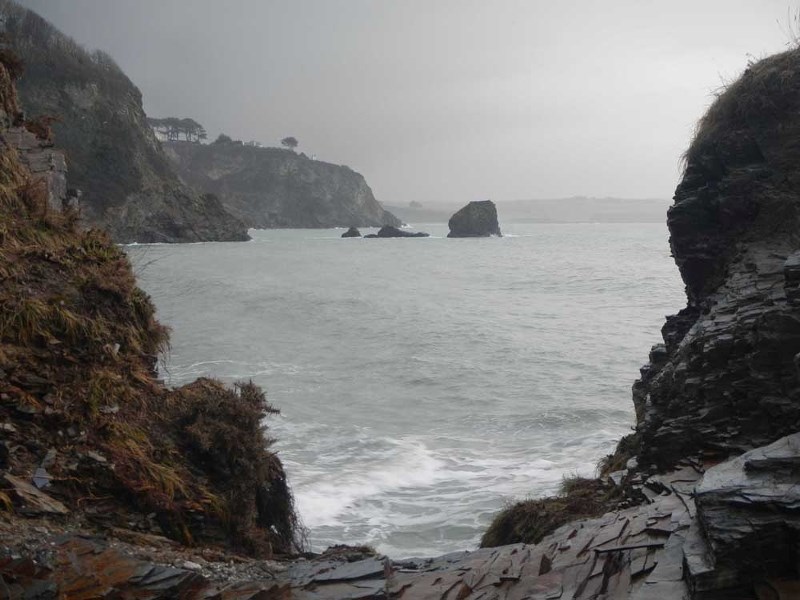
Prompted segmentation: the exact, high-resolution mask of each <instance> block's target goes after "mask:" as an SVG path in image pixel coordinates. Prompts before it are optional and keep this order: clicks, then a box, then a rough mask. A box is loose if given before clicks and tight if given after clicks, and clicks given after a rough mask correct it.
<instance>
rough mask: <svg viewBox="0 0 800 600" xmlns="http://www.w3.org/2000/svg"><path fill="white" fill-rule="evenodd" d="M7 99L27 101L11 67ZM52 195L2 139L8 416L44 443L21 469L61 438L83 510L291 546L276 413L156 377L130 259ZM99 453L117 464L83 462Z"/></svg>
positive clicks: (244, 393)
mask: <svg viewBox="0 0 800 600" xmlns="http://www.w3.org/2000/svg"><path fill="white" fill-rule="evenodd" d="M2 60H3V56H2V54H1V53H0V61H2ZM0 107H10V108H15V107H16V96H15V93H14V90H13V86H12V85H11V78H10V74H9V70H8V68H7V67H6V68H4V67H2V62H0ZM6 125H8V123H6ZM1 128H2V125H0V129H1ZM46 192H47V190H46V189H44V188H43V187H42V186H41V185H40V184H38V183H36V182H34V181H32V180H31V178H30V175H29V173H27V171H26V170H25V169H24V168H23V167H22V166H21V164H20V163H19V159H18V157H17V155H16V152H15V151H14V150H13V149H9V148H3V147H2V146H1V145H0V398H1V399H2V400H0V421H5V422H14V423H15V425H16V426H17V428H18V429H19V431H20V433H19V436H20V440H19V441H24V444H23V445H20V447H28V446H30V447H31V448H33V450H32V451H30V452H28V451H20V452H19V453H17V454H15V455H14V456H12V457H11V458H10V461H9V462H10V465H11V466H10V469H11V470H12V471H14V472H18V473H20V474H27V473H30V472H32V470H33V469H34V468H35V467H36V466H37V464H38V462H39V461H40V460H41V456H39V455H38V452H39V450H38V449H39V448H51V447H54V448H56V449H57V451H58V453H57V459H56V462H55V464H53V465H52V467H51V468H50V471H51V473H52V474H53V476H54V478H55V479H54V481H57V482H59V483H58V484H57V485H54V486H53V489H52V490H51V492H52V493H53V494H54V495H56V496H58V497H59V498H60V499H61V500H62V501H64V502H66V503H67V504H69V505H71V506H73V507H79V506H82V505H81V500H83V499H86V498H100V497H102V498H110V499H112V500H110V501H111V502H113V503H114V510H113V511H111V512H112V513H113V514H112V515H110V516H111V517H115V518H118V519H119V520H120V521H121V522H122V524H123V526H126V525H127V521H128V519H127V518H126V513H144V514H147V513H150V512H156V513H157V515H158V522H159V523H160V524H161V525H162V528H163V529H164V532H165V533H166V534H168V535H171V536H173V537H175V538H177V539H180V540H181V541H183V542H185V543H192V542H202V543H215V542H216V543H227V544H228V545H231V546H234V547H236V548H237V549H240V550H244V551H249V552H252V553H260V554H271V553H275V552H288V551H291V550H292V549H293V545H294V536H295V528H296V522H295V515H294V511H293V505H292V498H291V494H290V493H289V489H288V486H287V485H286V480H285V476H284V474H283V470H282V468H281V465H280V461H279V460H278V459H277V457H276V456H275V455H274V454H273V453H272V452H270V451H269V440H268V438H267V435H266V430H265V427H264V425H263V420H264V418H265V417H266V416H267V415H269V414H271V413H274V412H276V411H275V409H273V408H272V407H271V406H270V405H269V404H268V403H267V402H266V398H265V397H264V394H263V392H261V390H260V389H259V388H258V387H257V386H255V385H253V384H249V383H248V384H242V385H240V386H238V387H237V388H236V389H233V390H231V389H228V388H226V387H224V386H223V385H222V384H220V383H218V382H215V381H211V380H200V381H198V382H196V383H194V384H191V385H189V386H185V387H184V388H181V389H179V390H175V391H171V390H167V389H166V388H164V386H163V385H161V384H160V383H158V381H157V380H156V372H155V367H156V361H157V357H158V356H159V354H160V353H161V352H163V351H164V350H166V348H167V347H168V337H169V336H168V330H167V328H165V327H164V326H162V325H161V324H160V323H158V321H157V320H156V318H155V310H154V307H153V304H152V302H151V301H150V298H149V297H148V296H147V294H146V293H145V292H143V291H142V290H141V289H139V288H138V287H137V286H136V281H135V278H134V275H133V272H132V269H131V265H130V263H129V261H128V258H127V257H126V255H125V254H124V252H123V251H122V250H121V249H120V248H118V247H117V246H116V245H114V244H113V243H112V242H111V240H110V238H109V236H108V235H107V234H105V233H104V232H101V231H96V230H92V231H82V230H80V228H79V227H78V224H77V218H76V217H77V216H76V215H75V214H74V213H60V212H54V211H52V210H50V209H49V208H48V204H47V193H46ZM20 414H24V415H26V417H25V418H24V419H20ZM68 431H73V432H75V433H73V434H69V435H68V434H66V433H65V432H68ZM90 450H92V451H95V452H99V453H101V454H102V455H103V456H104V457H106V458H107V460H108V463H107V466H103V465H102V464H100V465H98V464H97V463H94V464H93V466H92V467H91V468H89V469H88V470H87V469H83V467H76V466H75V465H80V464H83V463H81V460H83V459H82V458H81V457H85V455H86V453H87V452H88V451H90ZM112 464H113V468H111V465H112ZM81 469H83V470H81ZM6 500H8V499H7V498H6V499H4V498H3V497H0V507H2V506H5V505H7V502H6ZM103 517H104V518H108V517H109V515H103ZM219 530H222V531H223V532H224V534H223V535H222V537H220V536H218V535H216V532H217V531H219Z"/></svg>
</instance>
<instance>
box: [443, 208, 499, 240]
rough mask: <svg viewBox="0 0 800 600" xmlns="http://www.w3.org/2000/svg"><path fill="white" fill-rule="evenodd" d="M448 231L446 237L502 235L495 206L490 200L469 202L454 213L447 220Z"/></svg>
mask: <svg viewBox="0 0 800 600" xmlns="http://www.w3.org/2000/svg"><path fill="white" fill-rule="evenodd" d="M447 225H448V227H450V233H448V234H447V237H450V238H459V237H489V236H490V235H496V236H498V237H502V235H503V234H502V233H500V225H499V224H498V222H497V208H496V207H495V205H494V202H492V201H491V200H481V201H476V202H470V203H469V204H467V205H466V206H465V207H464V208H462V209H461V210H459V211H458V212H457V213H455V214H454V215H453V216H452V217H450V220H449V221H448V222H447Z"/></svg>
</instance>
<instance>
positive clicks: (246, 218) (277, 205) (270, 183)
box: [164, 142, 401, 229]
mask: <svg viewBox="0 0 800 600" xmlns="http://www.w3.org/2000/svg"><path fill="white" fill-rule="evenodd" d="M164 147H165V149H166V151H167V154H168V155H169V157H170V158H171V159H172V161H173V163H174V165H175V166H176V168H177V170H178V173H179V174H180V175H181V177H182V178H183V179H184V180H185V181H186V182H187V183H189V184H191V185H192V186H194V187H195V188H197V189H199V190H202V191H203V192H206V193H211V194H214V195H215V196H218V197H219V198H220V200H221V201H222V203H223V204H224V206H225V208H226V209H228V210H229V211H230V212H231V213H233V214H234V215H236V216H237V217H238V218H239V219H241V220H242V221H243V222H244V223H245V224H246V225H247V226H248V227H255V228H259V229H265V228H271V227H309V228H316V227H381V226H383V225H395V226H399V225H401V222H400V220H399V219H397V217H395V216H394V215H392V214H391V213H389V212H387V211H386V210H384V208H383V207H382V206H381V205H380V203H379V202H378V201H377V200H375V197H374V196H373V195H372V190H371V189H370V188H369V186H368V185H367V182H366V181H365V180H364V177H363V176H362V175H360V174H359V173H356V172H355V171H353V170H351V169H349V168H347V167H344V166H340V165H334V164H331V163H326V162H321V161H317V160H311V159H309V158H306V157H305V156H303V155H300V154H296V153H295V152H293V151H291V150H283V149H279V148H255V147H251V146H244V145H242V144H241V143H236V142H215V143H213V144H208V145H201V144H193V143H189V142H168V143H166V144H165V145H164Z"/></svg>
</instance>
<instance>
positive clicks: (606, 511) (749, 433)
mask: <svg viewBox="0 0 800 600" xmlns="http://www.w3.org/2000/svg"><path fill="white" fill-rule="evenodd" d="M6 58H7V57H6ZM4 64H8V63H7V62H5V63H4ZM798 92H800V50H793V51H790V52H787V53H784V54H780V55H777V56H774V57H770V58H768V59H765V60H763V61H760V62H758V63H756V64H754V65H751V66H750V68H749V69H748V70H747V71H746V72H745V73H744V75H743V76H742V77H741V79H739V80H738V81H737V82H736V83H735V84H733V85H732V86H730V87H729V88H728V89H727V90H726V91H725V93H723V94H722V95H720V96H719V98H718V99H717V101H716V102H715V103H714V105H713V106H712V107H711V108H710V110H709V112H708V113H707V115H706V116H705V117H704V118H703V120H702V121H701V123H700V125H699V127H698V131H697V135H696V137H695V139H694V141H693V142H692V145H691V147H690V148H689V150H688V152H687V156H686V159H687V160H686V169H685V173H684V175H683V179H682V181H681V183H680V184H679V185H678V188H677V191H676V194H675V199H674V204H673V206H672V207H671V208H670V210H669V213H668V219H667V220H668V225H669V229H670V234H671V238H670V244H671V247H672V251H673V254H674V257H675V261H676V263H677V265H678V267H679V269H680V272H681V275H682V277H683V281H684V283H685V284H686V295H687V306H686V308H684V309H683V310H681V311H680V312H679V313H678V314H677V315H674V316H671V317H668V318H667V322H666V324H665V326H664V328H663V344H658V345H656V346H654V347H653V349H652V350H651V352H650V362H649V363H648V364H647V365H646V366H645V367H643V368H642V371H641V378H640V379H639V380H638V381H637V382H636V383H635V384H634V387H633V400H634V407H635V410H636V421H637V422H636V431H635V433H634V434H632V435H631V436H629V437H627V438H624V439H623V440H622V441H621V442H620V444H619V446H618V448H617V450H616V452H615V453H614V454H613V455H611V456H609V457H607V459H606V461H605V464H604V468H603V477H602V480H601V481H574V480H568V481H567V482H566V483H567V485H565V489H564V491H563V494H562V496H560V497H558V498H551V499H540V500H535V501H526V502H522V503H519V504H518V505H515V506H513V507H511V508H510V509H509V510H508V511H505V512H504V513H502V514H501V515H499V516H498V518H497V520H496V521H495V523H494V524H493V526H492V528H491V529H490V531H489V532H487V536H486V537H485V538H484V542H485V545H487V546H489V545H495V544H499V545H498V546H497V547H487V548H482V549H480V550H476V551H471V552H470V551H465V552H457V553H453V554H449V555H446V556H442V557H437V558H430V559H409V560H404V561H392V560H390V559H388V558H386V557H378V556H374V555H373V553H371V552H370V551H369V550H368V549H350V550H345V549H334V550H333V551H331V552H329V553H328V554H327V555H325V556H322V557H310V559H308V560H297V561H293V562H288V563H283V564H277V563H261V562H254V561H251V560H248V559H238V558H237V559H236V561H235V564H233V565H231V564H230V563H231V561H232V560H233V559H232V555H230V554H225V553H219V552H204V551H202V550H195V551H194V552H195V553H194V554H192V555H191V557H192V559H191V560H186V556H187V552H188V550H186V549H180V548H177V547H176V546H172V545H170V542H169V540H167V539H165V538H163V537H159V536H154V535H153V534H152V529H153V528H154V527H156V526H158V527H161V531H162V532H168V533H170V534H171V535H172V536H173V537H176V538H180V539H182V540H183V541H188V538H187V533H189V534H191V535H192V536H194V537H196V538H199V539H201V540H204V541H205V540H220V539H226V540H228V543H233V542H234V541H236V542H235V543H238V544H242V543H244V542H246V543H245V547H251V548H253V547H255V548H258V547H259V545H258V543H257V542H258V540H261V542H262V543H264V542H265V540H268V541H269V543H272V544H281V547H283V548H287V547H289V546H290V545H291V544H290V542H289V536H288V535H285V536H281V535H279V533H280V532H281V531H284V532H286V533H287V534H288V532H290V531H291V529H292V527H291V525H292V523H293V522H292V520H291V512H290V511H288V510H287V507H288V506H290V504H289V500H288V496H287V493H286V491H285V490H286V488H285V482H284V479H283V476H282V472H281V471H280V468H279V463H277V461H276V459H275V457H274V456H271V455H270V454H269V453H268V450H267V449H266V448H265V447H264V446H263V444H262V445H257V444H255V443H254V442H253V441H254V440H256V439H260V437H259V436H260V435H261V433H262V432H261V431H260V429H259V425H258V423H259V421H260V417H261V416H263V415H264V413H265V412H267V411H269V406H268V405H266V404H265V401H264V398H263V395H261V394H260V392H259V391H258V390H256V389H254V388H253V387H252V386H243V387H241V388H240V389H239V391H238V392H232V391H230V390H225V388H222V387H221V386H219V384H215V383H213V382H209V381H200V382H197V383H195V384H192V385H191V386H187V387H186V388H182V389H181V390H177V391H174V392H170V391H169V390H164V389H163V388H162V387H161V386H160V385H159V384H158V383H157V382H156V381H155V380H154V379H153V378H152V355H153V354H154V353H155V352H156V351H157V350H158V348H159V346H160V345H161V344H163V341H164V339H165V333H164V331H163V329H162V328H161V327H160V326H159V325H158V324H157V322H156V321H155V320H154V319H153V312H152V306H151V305H150V303H149V300H148V299H147V298H146V296H144V295H143V294H142V293H141V292H140V291H139V290H137V289H136V288H135V285H134V282H133V280H132V277H131V275H130V270H129V266H128V264H127V262H126V261H125V259H124V256H123V255H121V254H120V253H119V251H118V249H116V248H115V247H114V246H113V245H110V244H109V243H108V240H107V239H105V238H104V237H103V236H102V234H98V233H96V232H90V233H87V234H79V233H78V232H77V231H76V230H75V228H74V224H73V223H72V220H73V219H74V217H73V216H71V214H70V212H69V211H67V212H66V213H59V212H58V211H53V210H51V209H50V208H48V207H49V206H50V205H49V202H50V198H51V197H52V196H51V195H49V194H48V193H47V190H46V189H43V188H42V187H41V186H40V184H39V183H37V182H43V181H44V182H47V181H50V180H52V179H58V177H59V171H60V163H59V160H58V158H57V156H56V155H52V154H47V153H48V152H50V150H48V149H47V147H46V144H45V145H42V144H39V147H38V148H37V147H35V146H36V145H35V144H31V143H30V142H31V140H30V136H28V135H26V134H24V133H21V132H20V131H19V127H20V126H24V123H23V121H22V119H21V118H20V117H19V114H18V109H17V107H16V101H15V98H14V96H13V92H12V91H11V88H10V81H9V73H8V70H7V69H6V68H5V67H0V107H1V108H2V111H0V130H2V132H3V140H4V143H3V145H2V152H0V217H2V220H0V223H2V229H0V242H1V245H0V277H2V278H3V283H4V287H3V288H2V295H0V304H1V305H2V311H0V315H2V322H0V436H2V437H0V440H2V443H1V444H0V469H2V485H0V489H2V492H0V508H2V510H0V514H2V516H3V518H2V519H0V534H2V536H3V540H4V547H7V548H9V550H8V551H3V550H2V549H0V590H5V589H8V590H10V591H11V592H13V593H15V594H17V595H18V596H20V597H21V596H23V594H27V595H28V597H32V596H33V597H35V596H36V595H37V594H38V595H41V596H45V597H46V595H45V594H47V593H49V594H50V595H51V596H57V595H58V594H61V595H66V596H67V597H69V595H70V594H72V593H74V594H75V595H76V596H77V595H79V594H80V597H103V596H105V597H110V596H114V595H116V596H120V597H148V598H174V597H182V598H208V597H223V598H231V599H234V598H270V597H276V598H308V599H311V598H315V599H320V598H330V599H334V598H363V599H367V598H376V599H377V598H387V597H388V598H401V599H407V600H414V599H422V598H436V599H451V598H459V599H462V600H469V599H472V600H478V599H479V598H480V599H483V600H500V599H501V598H542V599H557V598H558V599H564V600H566V599H568V598H572V599H595V600H603V599H610V598H632V599H637V600H649V599H653V598H658V599H666V600H672V599H675V600H678V599H681V600H683V599H685V598H698V599H704V600H712V599H715V600H716V599H721V598H726V599H742V600H744V599H753V600H755V599H756V598H758V599H764V598H776V599H780V598H796V597H797V593H798V592H797V590H798V589H800V566H798V565H800V562H799V561H798V546H797V541H798V539H800V488H798V485H797V483H798V472H799V471H798V468H799V467H800V432H799V431H798V425H799V423H798V406H800V403H799V402H800V398H798V388H800V373H798V365H800V223H798V219H800V214H799V212H798V208H799V207H800V194H798V190H797V188H796V185H795V181H796V179H797V177H798V169H800V166H798V165H800V162H798V160H797V159H798V158H800V157H798V156H797V154H798V153H800V146H798V144H797V139H800V137H798V135H797V134H798V132H799V131H798V130H799V129H800V110H798V109H800V106H798V105H800V94H799V93H798ZM12 125H17V127H12ZM23 128H24V127H23ZM34 129H35V127H34ZM20 141H22V142H24V144H22V145H23V146H24V147H23V148H20V149H17V148H16V147H12V146H13V145H15V144H16V145H19V144H20ZM45 155H46V156H48V157H49V158H48V161H49V162H48V164H49V165H50V167H49V169H45V170H39V171H37V173H36V174H35V175H31V173H30V171H29V170H28V169H27V168H25V167H24V166H23V165H22V164H21V162H20V161H27V162H29V163H30V164H33V165H39V166H41V164H42V161H43V159H42V157H43V156H45ZM156 440H157V443H156ZM243 440H250V442H249V443H246V444H244V445H243V446H242V445H239V442H240V441H243ZM220 448H223V449H224V451H223V452H219V449H220ZM231 456H232V457H235V459H233V460H227V459H222V457H231ZM109 459H111V460H109ZM109 462H110V463H112V464H113V465H115V468H113V469H112V468H110V467H109V466H108V463H109ZM246 465H261V466H262V467H263V466H265V465H268V467H267V468H256V469H254V470H245V471H241V470H240V469H242V468H243V467H244V466H246ZM265 478H266V480H265ZM270 478H271V479H270ZM232 481H233V482H235V484H236V487H234V488H233V489H230V485H231V482H232ZM251 482H256V483H255V484H253V483H251ZM40 484H41V487H42V489H38V487H37V486H39V485H40ZM239 486H243V487H239ZM226 492H227V493H226ZM137 507H138V508H137ZM220 507H222V508H224V509H225V510H224V511H223V512H224V514H227V515H228V519H229V520H223V521H222V522H220V519H219V518H218V517H215V515H218V514H219V512H220ZM10 510H13V511H15V512H14V513H13V514H11V516H9V514H10V513H9V511H10ZM115 510H116V511H121V515H123V516H122V517H121V518H118V517H116V513H115V512H114V511H115ZM149 510H152V511H153V512H152V513H148V514H144V513H145V511H149ZM151 514H152V515H155V516H154V517H151V516H150V515H151ZM43 515H44V517H43ZM76 515H77V516H80V518H81V519H83V520H84V521H83V523H79V525H80V527H79V526H76V525H75V524H74V523H72V522H71V521H70V519H71V518H75V516H76ZM276 515H282V517H281V518H282V519H283V520H281V518H277V517H276ZM192 516H194V518H193V517H192ZM23 517H24V518H23ZM196 517H202V518H196ZM240 517H244V520H240ZM43 519H44V520H43ZM573 519H577V520H573ZM153 520H155V521H157V523H154V522H153ZM104 522H105V523H107V524H111V523H113V524H114V526H112V527H108V526H106V527H105V528H103V529H102V530H101V531H102V533H103V536H104V537H103V539H99V538H88V537H87V536H86V535H83V534H82V535H76V534H75V532H76V531H78V532H79V533H85V531H86V529H85V527H86V525H85V523H89V524H90V525H91V526H92V527H99V526H100V525H101V524H103V523H104ZM9 523H10V524H9ZM26 523H34V524H35V527H28V526H27V525H26ZM282 523H283V524H284V526H285V527H284V529H283V530H282V529H281V524H282ZM267 525H269V526H268V527H267ZM70 527H72V530H71V531H70ZM221 527H225V531H227V533H228V537H220V536H219V535H217V536H214V535H211V532H213V531H214V530H216V531H219V528H221ZM65 533H66V535H64V534H65ZM490 534H491V535H490ZM495 534H496V535H495ZM264 536H266V537H264ZM3 586H5V587H3Z"/></svg>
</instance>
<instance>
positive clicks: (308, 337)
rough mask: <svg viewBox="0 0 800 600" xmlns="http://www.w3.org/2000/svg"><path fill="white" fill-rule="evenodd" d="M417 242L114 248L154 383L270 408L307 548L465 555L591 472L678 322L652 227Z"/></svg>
mask: <svg viewBox="0 0 800 600" xmlns="http://www.w3.org/2000/svg"><path fill="white" fill-rule="evenodd" d="M419 228H420V229H422V230H425V231H429V232H431V233H432V237H431V238H426V239H419V238H417V239H390V240H364V239H340V237H339V236H340V235H341V233H342V231H341V230H321V231H320V230H269V231H254V232H251V233H252V235H253V238H254V239H253V240H252V241H250V242H243V243H207V244H189V245H148V246H129V247H128V252H129V255H130V257H131V260H132V262H133V264H134V268H135V271H136V273H137V275H138V276H139V278H140V283H141V285H142V287H143V288H144V289H145V290H147V291H148V292H149V293H150V294H151V295H152V297H153V299H154V301H155V304H156V306H157V308H158V313H159V317H160V319H161V320H162V321H163V322H165V323H166V324H168V325H169V326H171V327H172V329H173V333H172V349H171V352H170V354H169V356H167V357H165V359H164V365H163V367H162V370H163V374H164V376H165V377H166V378H167V379H168V381H169V382H170V383H171V384H174V385H179V384H182V383H185V382H187V381H190V380H192V379H194V378H196V377H198V376H207V375H210V376H214V377H219V378H221V379H223V380H225V381H236V380H242V379H253V380H254V381H255V382H257V383H258V384H260V385H262V386H263V387H264V388H265V389H266V390H267V393H268V397H269V399H270V401H271V402H272V403H273V404H274V405H275V406H276V407H278V408H280V409H281V411H282V414H281V415H280V416H278V417H276V418H272V419H271V420H270V422H269V427H270V430H271V433H272V435H274V436H275V437H277V438H278V442H277V443H276V445H275V446H274V448H275V449H276V450H277V451H278V452H279V454H280V456H281V458H282V460H283V462H284V465H285V467H286V470H287V472H288V475H289V478H290V482H291V484H292V487H293V490H294V494H295V497H296V502H297V506H298V509H299V511H300V515H301V518H302V521H303V523H304V525H305V526H306V527H307V528H308V541H309V544H310V545H311V547H312V548H313V549H314V550H317V551H318V550H322V549H324V548H325V547H326V546H327V545H329V544H333V543H350V544H361V543H366V544H371V545H374V546H375V547H377V548H378V549H379V550H380V551H382V552H385V553H388V554H390V555H391V556H393V557H398V558H399V557H406V556H419V555H434V554H441V553H444V552H449V551H453V550H461V549H468V548H471V547H475V546H476V544H477V543H478V540H479V537H480V534H481V532H482V531H483V530H484V529H485V527H486V525H487V524H488V523H489V521H490V520H491V518H492V515H493V514H494V513H495V512H496V511H498V510H499V509H500V508H502V507H503V506H504V505H505V504H507V503H508V502H510V501H512V500H514V499H521V498H525V497H536V496H541V495H545V494H548V493H551V492H553V491H555V490H556V489H557V488H558V486H559V484H560V482H561V480H562V477H563V476H564V475H570V474H581V475H591V474H593V472H594V469H595V464H596V463H597V461H598V459H599V458H600V457H601V456H603V455H604V454H607V453H609V452H610V451H611V450H612V449H613V446H614V443H615V441H616V440H617V439H618V438H619V437H620V436H622V435H624V434H625V433H627V432H628V431H629V430H630V427H631V425H632V423H633V406H632V403H631V395H630V387H631V384H632V383H633V381H634V379H635V378H636V377H637V375H638V368H639V366H640V365H641V364H642V363H644V362H646V357H647V353H648V351H649V348H650V346H651V345H652V344H654V343H657V342H659V341H660V334H659V330H660V328H661V325H662V324H663V319H664V316H665V315H667V314H671V313H673V312H675V311H677V310H678V309H679V308H681V307H682V306H684V296H683V286H682V283H681V281H680V278H679V276H678V273H677V269H676V268H675V266H674V263H673V262H672V259H671V258H670V256H669V248H668V244H667V237H668V234H667V231H666V227H665V226H664V225H661V224H568V225H555V224H526V225H512V226H507V227H505V228H504V231H506V233H507V234H508V235H507V236H506V237H503V238H502V239H498V238H488V239H446V238H445V237H444V236H445V234H446V228H445V227H443V226H441V225H426V226H425V225H423V226H420V227H419ZM362 233H363V232H362Z"/></svg>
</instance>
